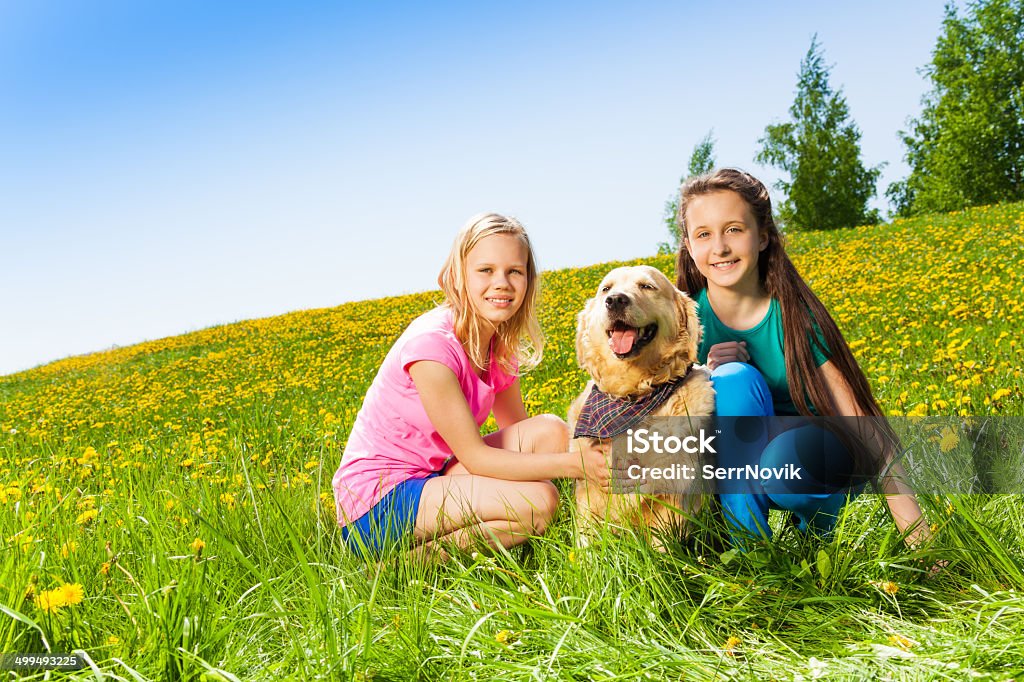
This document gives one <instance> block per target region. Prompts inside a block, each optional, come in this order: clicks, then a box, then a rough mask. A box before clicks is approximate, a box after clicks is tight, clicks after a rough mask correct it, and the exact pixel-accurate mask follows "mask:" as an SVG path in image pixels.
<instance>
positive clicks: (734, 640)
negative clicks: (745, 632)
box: [722, 635, 743, 656]
mask: <svg viewBox="0 0 1024 682" xmlns="http://www.w3.org/2000/svg"><path fill="white" fill-rule="evenodd" d="M742 643H743V640H742V639H740V638H739V637H737V636H736V635H733V636H732V637H730V638H729V639H727V640H725V646H724V647H722V648H723V649H724V650H725V653H727V654H728V655H730V656H732V655H733V652H734V651H735V650H736V647H738V646H739V645H740V644H742Z"/></svg>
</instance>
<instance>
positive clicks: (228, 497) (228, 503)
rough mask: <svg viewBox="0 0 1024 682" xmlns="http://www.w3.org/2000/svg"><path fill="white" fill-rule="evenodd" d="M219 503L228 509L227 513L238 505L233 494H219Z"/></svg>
mask: <svg viewBox="0 0 1024 682" xmlns="http://www.w3.org/2000/svg"><path fill="white" fill-rule="evenodd" d="M220 502H221V504H223V505H224V506H225V507H227V508H228V511H231V510H233V509H234V508H235V507H236V506H237V504H238V503H237V501H236V500H235V496H234V494H232V493H221V495H220Z"/></svg>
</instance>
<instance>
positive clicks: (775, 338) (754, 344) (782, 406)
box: [697, 289, 828, 415]
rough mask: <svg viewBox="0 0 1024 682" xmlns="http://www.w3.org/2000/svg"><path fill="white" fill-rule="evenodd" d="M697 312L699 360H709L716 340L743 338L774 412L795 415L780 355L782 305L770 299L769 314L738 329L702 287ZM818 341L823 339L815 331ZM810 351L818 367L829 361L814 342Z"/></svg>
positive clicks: (781, 343)
mask: <svg viewBox="0 0 1024 682" xmlns="http://www.w3.org/2000/svg"><path fill="white" fill-rule="evenodd" d="M697 316H698V317H699V318H700V323H701V325H703V327H704V334H703V335H702V336H701V339H700V348H699V349H698V350H697V359H698V360H699V361H700V362H701V363H706V362H707V361H708V350H709V349H710V348H711V346H713V345H715V344H716V343H723V342H725V341H746V342H747V352H748V353H750V364H751V365H753V366H754V367H756V368H757V369H758V371H759V372H761V374H762V375H763V376H764V380H765V382H766V383H767V384H768V389H769V390H770V391H771V393H772V403H773V404H774V405H775V414H778V415H796V414H798V412H797V410H796V406H795V405H794V404H793V400H792V399H791V398H790V396H789V380H788V379H787V378H786V358H785V356H784V355H783V352H784V349H783V340H782V309H781V308H780V307H779V302H778V300H777V299H774V298H773V299H772V300H771V304H770V305H769V306H768V314H766V315H765V316H764V318H763V319H762V320H761V321H760V322H758V323H757V324H756V325H754V326H753V327H751V328H750V329H744V330H742V331H741V330H738V329H733V328H731V327H727V326H725V325H724V324H723V323H722V321H721V320H719V319H718V316H717V315H715V311H714V310H713V309H712V308H711V303H710V302H709V301H708V290H707V289H701V292H700V294H698V295H697ZM818 340H819V341H820V342H821V345H822V346H824V345H825V340H824V339H823V338H822V337H821V334H820V333H819V334H818ZM811 352H812V353H814V361H815V363H817V365H818V366H819V367H820V366H821V365H824V364H825V363H826V362H827V361H828V355H825V354H824V353H822V352H821V350H819V349H818V347H817V346H816V345H815V344H813V343H812V344H811Z"/></svg>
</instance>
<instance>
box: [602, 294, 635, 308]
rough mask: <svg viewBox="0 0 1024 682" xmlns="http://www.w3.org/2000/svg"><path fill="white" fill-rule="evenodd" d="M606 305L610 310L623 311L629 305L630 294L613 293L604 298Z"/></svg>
mask: <svg viewBox="0 0 1024 682" xmlns="http://www.w3.org/2000/svg"><path fill="white" fill-rule="evenodd" d="M604 305H605V307H606V308H608V310H612V311H615V312H621V311H622V310H624V309H625V308H626V306H628V305H629V296H626V295H625V294H612V295H611V296H609V297H608V298H606V299H604Z"/></svg>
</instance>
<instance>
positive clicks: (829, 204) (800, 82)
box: [755, 36, 882, 228]
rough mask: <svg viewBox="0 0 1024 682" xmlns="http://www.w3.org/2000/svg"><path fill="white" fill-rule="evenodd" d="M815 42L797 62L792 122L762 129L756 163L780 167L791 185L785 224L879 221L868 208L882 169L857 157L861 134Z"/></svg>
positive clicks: (782, 210) (783, 185) (782, 184)
mask: <svg viewBox="0 0 1024 682" xmlns="http://www.w3.org/2000/svg"><path fill="white" fill-rule="evenodd" d="M829 70H830V69H829V67H828V66H827V65H826V64H825V58H824V55H823V54H822V50H821V47H820V45H819V44H818V38H817V36H815V37H814V38H813V39H812V40H811V47H810V49H809V50H807V55H806V56H805V57H804V58H803V61H801V62H800V72H799V74H798V76H797V92H796V99H795V100H794V101H793V105H792V106H791V107H790V108H789V113H790V117H791V120H790V121H788V122H786V123H779V124H773V125H769V126H767V127H766V128H765V134H764V137H762V138H761V139H760V140H759V142H760V143H761V151H760V152H758V154H757V156H756V157H755V160H756V161H757V162H758V163H760V164H767V165H772V166H775V167H777V168H781V169H782V170H783V171H785V172H786V173H788V174H789V180H779V181H778V182H777V183H776V185H775V186H776V187H777V188H778V189H780V190H782V191H783V192H785V195H786V196H785V199H784V200H783V201H782V202H781V204H780V206H779V217H780V219H781V220H782V222H783V223H784V224H786V225H787V226H789V227H796V228H837V227H849V226H852V225H862V224H865V223H870V222H877V221H878V219H879V216H878V211H876V210H870V209H868V201H869V200H870V199H871V197H873V196H875V183H876V182H877V181H878V176H879V174H880V173H881V169H882V166H881V165H879V166H875V167H874V168H868V167H866V166H865V165H864V163H863V162H862V161H861V158H860V130H859V129H858V128H857V125H856V123H854V122H853V121H852V120H850V110H849V108H848V107H847V105H846V98H845V97H843V94H842V91H841V90H840V91H833V90H832V87H831V86H830V85H829V82H828V77H829Z"/></svg>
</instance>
